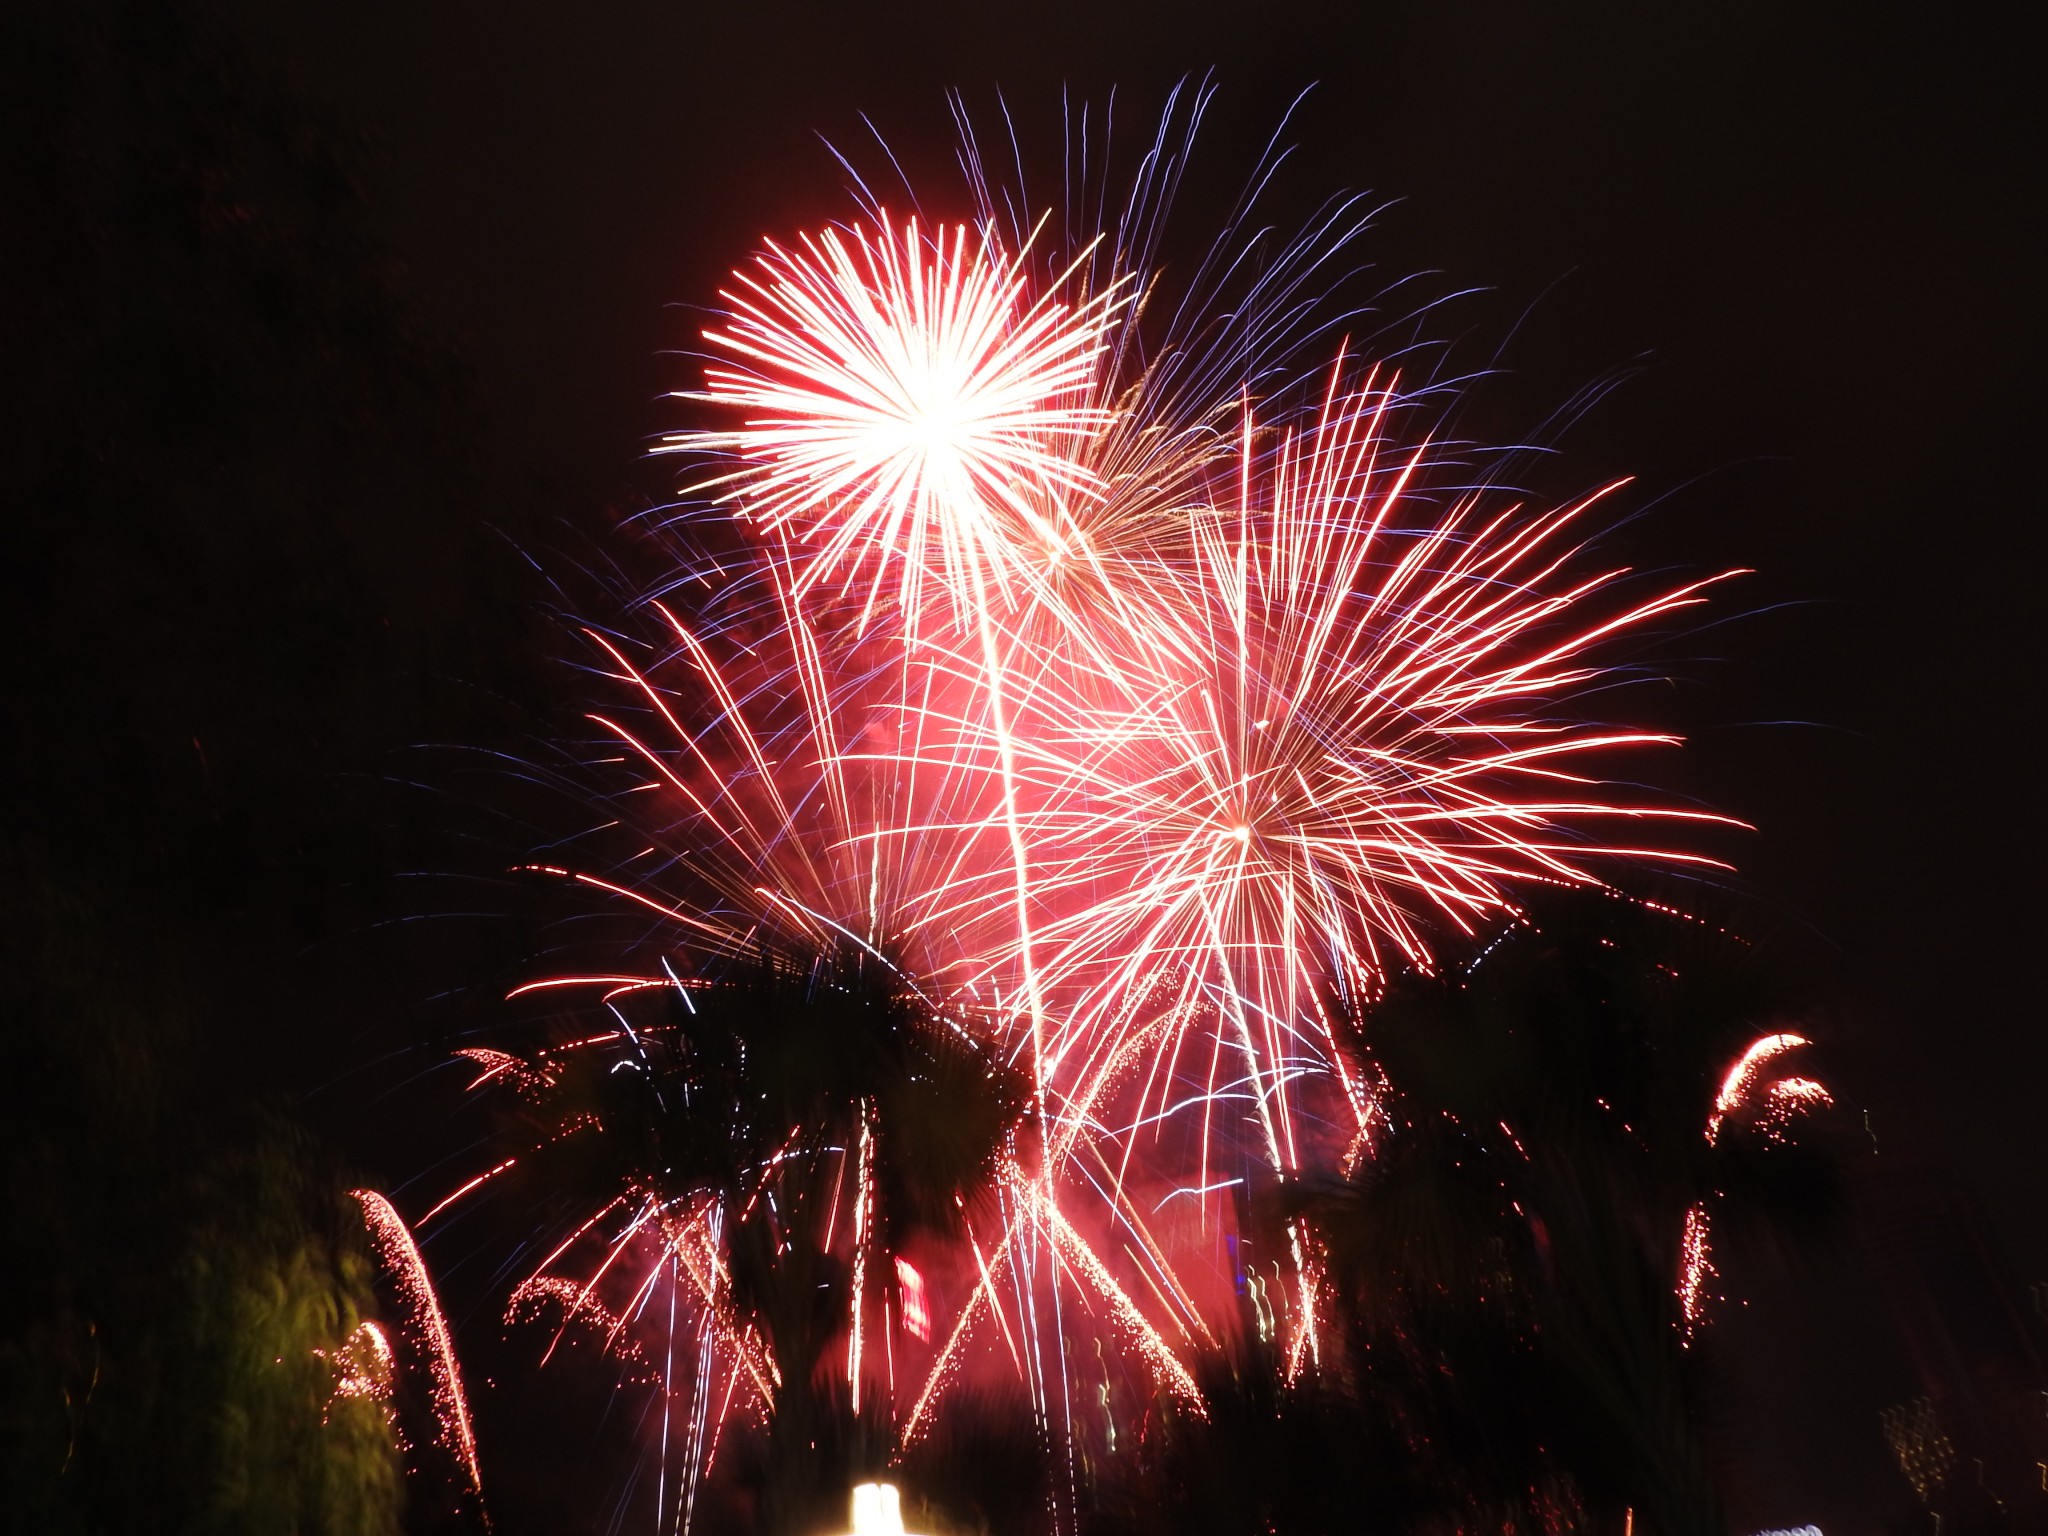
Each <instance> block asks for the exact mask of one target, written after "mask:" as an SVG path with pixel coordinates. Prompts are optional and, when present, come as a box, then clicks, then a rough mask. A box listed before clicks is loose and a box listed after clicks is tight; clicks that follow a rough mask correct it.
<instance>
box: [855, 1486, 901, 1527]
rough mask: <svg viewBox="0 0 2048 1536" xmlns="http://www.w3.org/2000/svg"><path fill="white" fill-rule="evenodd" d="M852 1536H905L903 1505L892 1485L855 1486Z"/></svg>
mask: <svg viewBox="0 0 2048 1536" xmlns="http://www.w3.org/2000/svg"><path fill="white" fill-rule="evenodd" d="M853 1536H905V1533H904V1530H903V1505H902V1501H901V1500H900V1498H899V1497H898V1495H897V1492H896V1489H895V1487H894V1486H893V1485H892V1484H889V1483H859V1484H856V1485H855V1487H854V1490H853Z"/></svg>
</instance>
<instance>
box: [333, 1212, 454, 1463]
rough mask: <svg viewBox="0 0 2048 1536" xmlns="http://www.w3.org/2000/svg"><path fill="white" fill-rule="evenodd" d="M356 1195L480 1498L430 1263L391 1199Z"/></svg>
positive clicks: (438, 1408)
mask: <svg viewBox="0 0 2048 1536" xmlns="http://www.w3.org/2000/svg"><path fill="white" fill-rule="evenodd" d="M353 1193H354V1195H355V1198H356V1199H357V1201H359V1202H360V1203H361V1205H362V1207H363V1222H364V1224H365V1225H366V1226H367V1227H368V1228H369V1231H370V1239H371V1242H372V1243H373V1244H374V1245H375V1246H376V1249H377V1257H378V1258H379V1259H381V1260H382V1261H383V1263H384V1268H385V1270H386V1271H387V1272H388V1273H389V1274H390V1275H391V1277H392V1279H393V1280H394V1281H395V1282H396V1283H397V1285H398V1292H399V1295H400V1296H402V1297H403V1298H404V1300H405V1305H406V1311H407V1322H408V1325H409V1326H410V1328H411V1330H412V1332H413V1334H414V1336H415V1338H417V1339H418V1340H419V1342H420V1343H421V1344H422V1345H423V1346H424V1347H425V1349H426V1351H427V1357H428V1360H429V1362H430V1363H431V1366H432V1369H433V1373H434V1416H435V1420H436V1422H437V1423H438V1425H439V1426H440V1428H439V1441H440V1444H441V1445H442V1446H443V1448H445V1449H446V1450H447V1451H449V1452H450V1454H452V1455H453V1456H454V1457H455V1458H456V1459H457V1460H458V1461H460V1462H461V1463H462V1469H463V1471H464V1472H466V1473H467V1474H468V1475H469V1485H470V1487H471V1489H472V1490H474V1492H475V1493H476V1495H477V1497H478V1499H482V1497H483V1491H484V1485H483V1474H482V1472H481V1471H480V1470H479V1468H478V1466H477V1458H476V1431H475V1429H474V1428H473V1427H472V1426H471V1424H470V1420H469V1400H468V1398H467V1397H465V1396H464V1395H463V1391H462V1374H461V1371H460V1370H459V1368H458V1367H457V1365H456V1363H455V1341H454V1340H453V1339H452V1338H451V1337H450V1336H449V1333H448V1319H447V1318H446V1317H444V1316H443V1315H442V1313H441V1303H440V1300H439V1299H438V1298H437V1297H436V1296H435V1295H434V1282H433V1280H432V1278H431V1277H430V1276H429V1275H428V1274H427V1265H426V1261H425V1260H424V1259H422V1258H421V1257H420V1250H419V1245H418V1244H416V1243H415V1242H413V1240H412V1233H411V1232H409V1231H408V1230H406V1225H405V1223H404V1222H403V1221H402V1220H400V1219H399V1215H398V1212H397V1211H396V1210H395V1209H393V1208H392V1205H391V1202H390V1201H389V1200H386V1199H385V1198H384V1197H383V1196H382V1195H380V1194H378V1193H377V1192H376V1191H375V1190H372V1189H358V1190H355V1191H353ZM379 1338H380V1339H381V1338H382V1335H381V1334H380V1335H379ZM387 1347H388V1346H387Z"/></svg>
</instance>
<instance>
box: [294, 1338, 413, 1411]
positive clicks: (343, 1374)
mask: <svg viewBox="0 0 2048 1536" xmlns="http://www.w3.org/2000/svg"><path fill="white" fill-rule="evenodd" d="M313 1353H314V1354H316V1355H318V1356H320V1357H321V1358H322V1359H324V1360H326V1361H327V1363H328V1364H329V1365H330V1366H332V1367H333V1368H334V1396H335V1397H337V1398H342V1397H350V1398H359V1399H366V1400H368V1401H371V1402H375V1403H380V1404H382V1405H383V1407H384V1413H385V1417H386V1418H387V1419H389V1418H390V1417H391V1413H392V1409H391V1390H392V1386H393V1384H394V1381H395V1379H396V1376H397V1369H398V1362H397V1357H396V1356H395V1355H394V1354H393V1353H392V1349H391V1341H390V1340H389V1339H387V1338H386V1337H385V1336H384V1330H383V1329H382V1328H379V1327H378V1326H377V1325H376V1324H375V1323H373V1322H371V1321H370V1320H369V1319H367V1318H365V1319H364V1320H363V1321H362V1322H360V1323H357V1324H356V1325H355V1327H354V1328H353V1329H351V1330H350V1331H349V1336H348V1337H347V1338H346V1339H344V1340H343V1341H342V1343H341V1347H340V1348H339V1349H337V1350H335V1351H333V1352H332V1353H331V1354H330V1353H329V1352H327V1351H326V1350H320V1349H316V1350H314V1351H313ZM329 1407H330V1409H331V1408H332V1402H331V1401H330V1403H329Z"/></svg>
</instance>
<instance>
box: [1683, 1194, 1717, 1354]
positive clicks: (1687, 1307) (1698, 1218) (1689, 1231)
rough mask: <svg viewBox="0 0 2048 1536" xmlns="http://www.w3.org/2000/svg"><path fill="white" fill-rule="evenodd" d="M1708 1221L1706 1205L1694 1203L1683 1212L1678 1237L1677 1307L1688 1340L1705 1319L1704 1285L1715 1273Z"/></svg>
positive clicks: (1710, 1282) (1689, 1341)
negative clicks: (1682, 1221)
mask: <svg viewBox="0 0 2048 1536" xmlns="http://www.w3.org/2000/svg"><path fill="white" fill-rule="evenodd" d="M1707 1225H1708V1223H1707V1208H1706V1207H1705V1206H1704V1205H1695V1206H1693V1207H1692V1208H1691V1209H1690V1210H1688V1211H1687V1212H1686V1213H1685V1231H1684V1232H1683V1234H1681V1236H1680V1237H1679V1241H1678V1311H1679V1317H1680V1327H1681V1330H1682V1332H1683V1334H1684V1337H1685V1342H1686V1343H1687V1344H1691V1343H1692V1339H1693V1335H1694V1333H1696V1332H1697V1331H1698V1329H1699V1327H1700V1324H1701V1323H1703V1322H1704V1321H1705V1320H1706V1315H1707V1300H1708V1297H1707V1287H1708V1286H1709V1285H1710V1284H1712V1282H1713V1279H1714V1275H1715V1269H1714V1261H1713V1256H1712V1253H1711V1251H1710V1249H1709V1246H1708V1242H1707Z"/></svg>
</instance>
